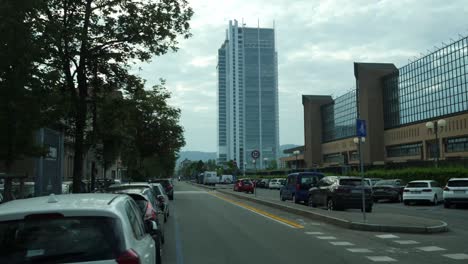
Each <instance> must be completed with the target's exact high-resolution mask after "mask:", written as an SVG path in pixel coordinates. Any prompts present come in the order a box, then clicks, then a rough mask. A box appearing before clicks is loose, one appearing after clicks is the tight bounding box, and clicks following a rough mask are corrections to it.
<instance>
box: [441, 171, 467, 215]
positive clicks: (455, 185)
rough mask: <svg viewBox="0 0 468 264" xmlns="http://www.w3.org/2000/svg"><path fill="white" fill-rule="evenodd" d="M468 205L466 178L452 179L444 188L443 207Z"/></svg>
mask: <svg viewBox="0 0 468 264" xmlns="http://www.w3.org/2000/svg"><path fill="white" fill-rule="evenodd" d="M460 203H465V204H466V203H468V178H452V179H450V180H448V182H447V185H446V186H445V188H444V207H445V208H450V207H451V206H452V204H455V205H456V204H460Z"/></svg>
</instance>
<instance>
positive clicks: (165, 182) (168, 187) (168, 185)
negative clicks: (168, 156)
mask: <svg viewBox="0 0 468 264" xmlns="http://www.w3.org/2000/svg"><path fill="white" fill-rule="evenodd" d="M150 182H154V183H160V184H161V185H162V186H163V187H164V191H165V192H166V194H167V197H169V200H174V186H172V180H171V179H153V180H151V181H150Z"/></svg>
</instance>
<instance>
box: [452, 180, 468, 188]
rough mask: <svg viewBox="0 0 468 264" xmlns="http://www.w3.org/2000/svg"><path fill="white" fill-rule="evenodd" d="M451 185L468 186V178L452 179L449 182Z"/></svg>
mask: <svg viewBox="0 0 468 264" xmlns="http://www.w3.org/2000/svg"><path fill="white" fill-rule="evenodd" d="M447 186H449V187H468V180H450V181H449V182H448V183H447Z"/></svg>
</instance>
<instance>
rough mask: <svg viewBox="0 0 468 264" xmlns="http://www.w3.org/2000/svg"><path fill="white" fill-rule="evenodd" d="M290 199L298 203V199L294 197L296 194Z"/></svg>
mask: <svg viewBox="0 0 468 264" xmlns="http://www.w3.org/2000/svg"><path fill="white" fill-rule="evenodd" d="M292 200H293V202H294V203H295V204H298V203H299V201H298V200H297V199H296V195H293V197H292Z"/></svg>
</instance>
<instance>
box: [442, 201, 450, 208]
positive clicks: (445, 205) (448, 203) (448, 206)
mask: <svg viewBox="0 0 468 264" xmlns="http://www.w3.org/2000/svg"><path fill="white" fill-rule="evenodd" d="M451 206H452V205H451V204H450V202H444V208H450V207H451Z"/></svg>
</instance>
